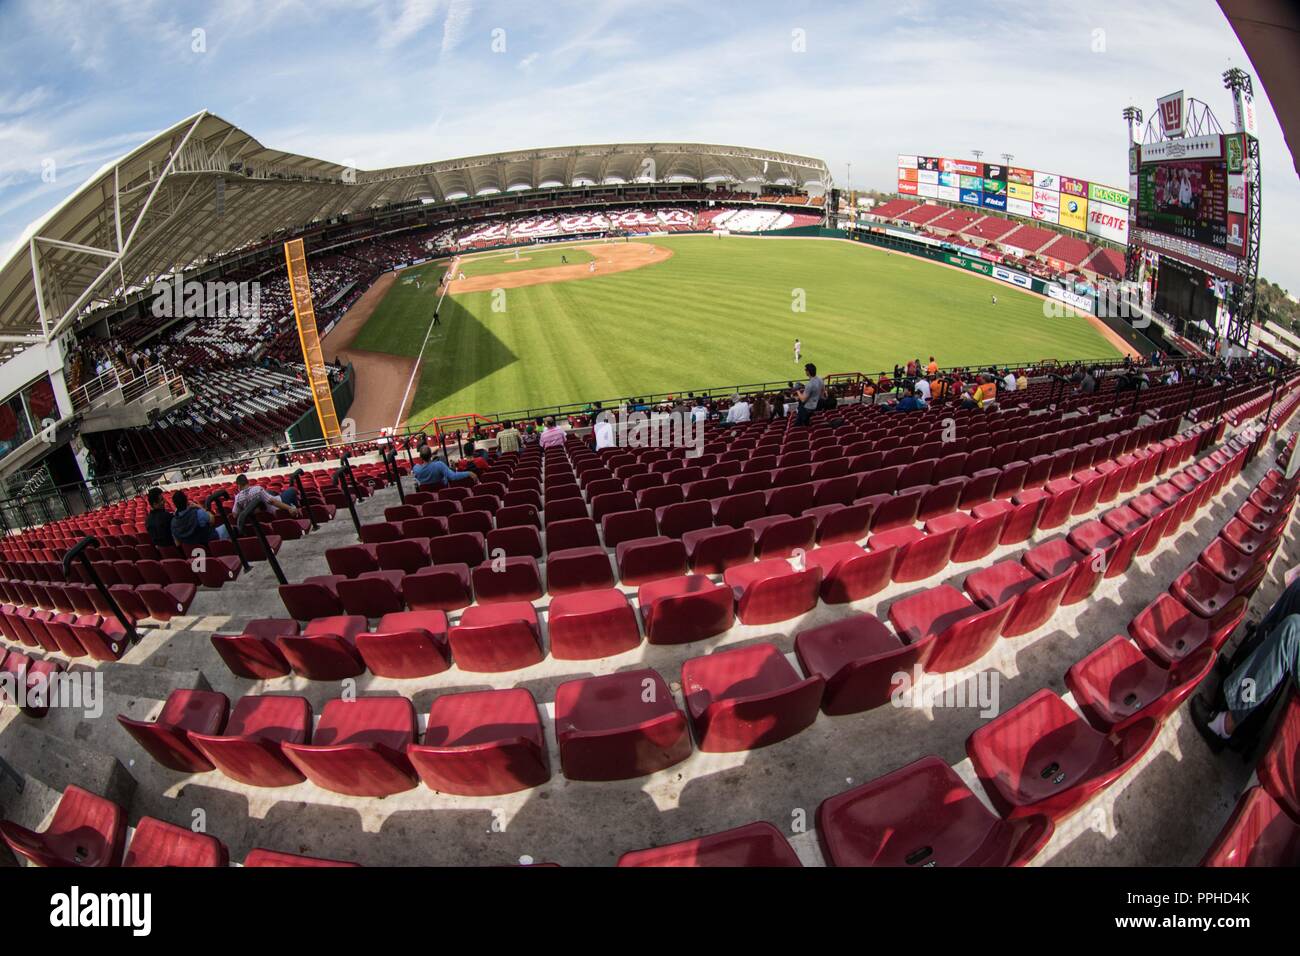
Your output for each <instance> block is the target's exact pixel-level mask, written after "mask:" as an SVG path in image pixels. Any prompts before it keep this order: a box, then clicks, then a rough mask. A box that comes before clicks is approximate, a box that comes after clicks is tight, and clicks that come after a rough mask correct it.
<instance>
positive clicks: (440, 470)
mask: <svg viewBox="0 0 1300 956" xmlns="http://www.w3.org/2000/svg"><path fill="white" fill-rule="evenodd" d="M411 474H412V475H414V476H415V481H416V484H417V485H419V486H421V487H423V486H425V485H435V486H436V485H445V484H447V483H448V482H450V481H465V480H467V479H472V478H473V477H474V473H473V472H472V471H452V470H451V469H450V468H448V467H447V466H446V465H445V464H444V463H443V461H442V459H440V458H434V457H433V449H432V448H430V447H429V446H428V445H423V446H421V448H420V463H419V464H418V465H416V466H415V467H414V468H413V469H411Z"/></svg>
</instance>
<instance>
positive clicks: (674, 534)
mask: <svg viewBox="0 0 1300 956" xmlns="http://www.w3.org/2000/svg"><path fill="white" fill-rule="evenodd" d="M655 523H656V524H657V525H658V527H659V533H660V534H662V535H664V536H665V537H669V538H680V537H682V535H684V534H686V532H688V531H696V530H698V529H700V528H708V527H711V526H712V525H713V507H712V506H711V505H710V504H709V502H708V501H704V500H700V501H683V502H680V503H677V504H670V505H665V506H663V507H660V508H656V509H655Z"/></svg>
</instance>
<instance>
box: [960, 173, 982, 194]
mask: <svg viewBox="0 0 1300 956" xmlns="http://www.w3.org/2000/svg"><path fill="white" fill-rule="evenodd" d="M957 185H959V186H960V187H961V188H962V189H978V190H980V191H981V192H982V191H983V189H984V180H983V179H981V178H980V177H979V176H962V177H961V181H960V182H959V183H958V184H957Z"/></svg>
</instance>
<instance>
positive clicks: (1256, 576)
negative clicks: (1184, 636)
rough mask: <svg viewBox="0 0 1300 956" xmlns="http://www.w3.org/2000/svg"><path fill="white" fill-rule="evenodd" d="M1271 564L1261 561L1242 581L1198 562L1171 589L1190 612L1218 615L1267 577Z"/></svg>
mask: <svg viewBox="0 0 1300 956" xmlns="http://www.w3.org/2000/svg"><path fill="white" fill-rule="evenodd" d="M1267 570H1268V563H1267V562H1265V561H1260V562H1259V563H1258V564H1256V565H1255V568H1254V569H1253V570H1252V571H1250V572H1249V573H1247V574H1246V575H1245V576H1244V577H1242V578H1241V580H1239V581H1225V580H1224V579H1223V578H1221V577H1219V576H1218V575H1217V574H1215V573H1214V572H1213V571H1211V570H1210V569H1209V568H1208V567H1206V566H1205V565H1204V564H1202V563H1201V562H1200V561H1194V562H1193V563H1192V564H1191V565H1190V566H1189V567H1188V569H1187V570H1186V571H1184V572H1183V573H1182V574H1180V575H1179V576H1178V577H1177V578H1175V579H1174V583H1173V584H1172V585H1170V587H1169V590H1170V592H1172V593H1173V595H1174V596H1175V597H1176V598H1178V600H1179V601H1180V602H1181V603H1182V604H1183V605H1184V606H1185V607H1186V608H1187V609H1188V610H1190V611H1193V612H1194V613H1196V614H1198V615H1200V616H1201V617H1214V616H1215V615H1216V614H1218V613H1219V612H1220V611H1222V610H1223V609H1224V608H1225V607H1227V606H1228V605H1229V604H1230V603H1232V600H1233V598H1235V597H1236V596H1237V595H1238V594H1244V595H1249V594H1250V593H1251V592H1253V591H1254V589H1255V587H1256V586H1257V585H1258V584H1259V582H1260V581H1261V580H1263V577H1264V574H1265V572H1266V571H1267Z"/></svg>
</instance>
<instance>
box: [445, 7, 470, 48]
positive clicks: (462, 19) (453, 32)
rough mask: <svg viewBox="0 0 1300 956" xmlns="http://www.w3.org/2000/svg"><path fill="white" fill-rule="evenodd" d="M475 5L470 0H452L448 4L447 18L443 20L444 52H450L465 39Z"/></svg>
mask: <svg viewBox="0 0 1300 956" xmlns="http://www.w3.org/2000/svg"><path fill="white" fill-rule="evenodd" d="M472 13H473V7H472V5H471V4H470V2H469V0H451V2H450V3H449V4H448V5H447V18H446V19H445V20H443V22H442V52H443V54H444V55H446V54H448V53H450V52H451V51H452V50H454V49H456V47H457V46H458V45H459V44H460V41H461V40H462V39H464V36H465V31H466V29H468V27H469V19H470V16H471V15H472Z"/></svg>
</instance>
